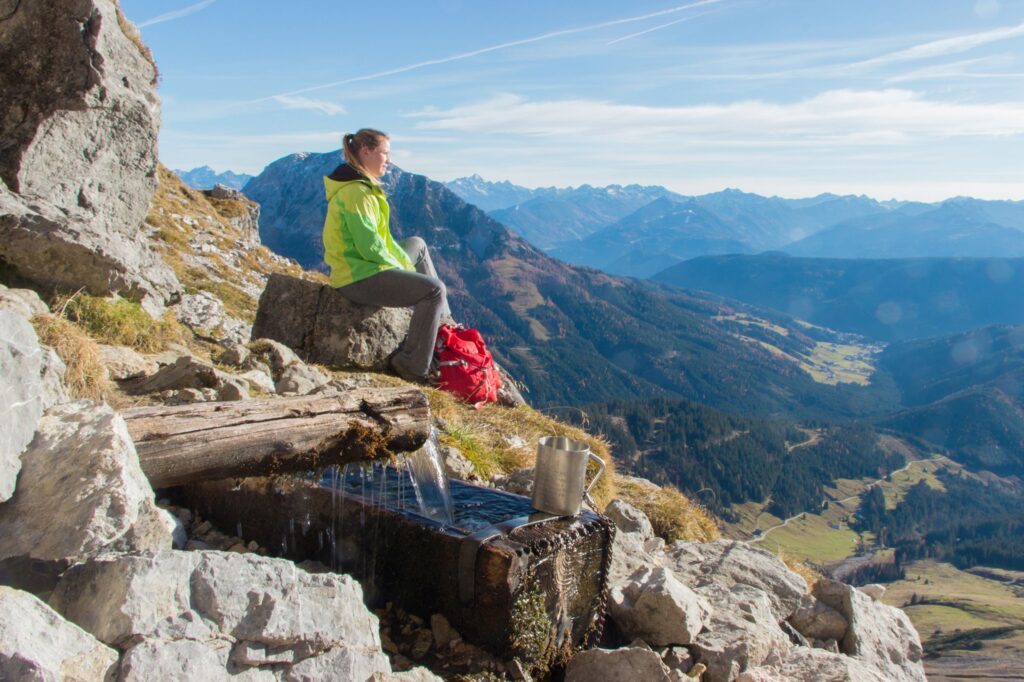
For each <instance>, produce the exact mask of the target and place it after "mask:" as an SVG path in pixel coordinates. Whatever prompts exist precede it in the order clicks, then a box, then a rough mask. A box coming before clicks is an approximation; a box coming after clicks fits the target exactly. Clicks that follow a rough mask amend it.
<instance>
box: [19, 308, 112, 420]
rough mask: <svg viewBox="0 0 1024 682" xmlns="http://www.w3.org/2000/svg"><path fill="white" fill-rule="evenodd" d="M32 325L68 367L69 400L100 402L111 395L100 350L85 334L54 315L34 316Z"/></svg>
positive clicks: (40, 337) (66, 375)
mask: <svg viewBox="0 0 1024 682" xmlns="http://www.w3.org/2000/svg"><path fill="white" fill-rule="evenodd" d="M32 326H33V327H35V330H36V335H37V336H39V340H40V341H42V342H43V343H45V344H46V345H47V346H50V347H52V348H53V349H54V350H55V351H57V355H59V356H60V359H61V360H63V361H64V364H65V365H67V371H66V372H65V374H64V383H65V385H66V386H67V388H68V393H70V394H71V397H73V398H87V399H89V400H95V401H97V402H100V401H103V400H105V399H106V398H107V396H108V395H110V394H111V393H112V392H113V386H112V385H111V383H110V378H109V377H108V376H107V368H106V366H105V365H104V364H103V361H102V360H101V359H100V350H99V348H98V347H97V345H96V342H95V341H93V340H92V339H91V338H89V335H88V334H86V333H85V332H84V331H82V330H81V329H79V328H78V327H76V326H75V325H74V324H72V323H71V322H69V321H67V320H64V319H61V318H59V317H55V316H53V315H36V316H35V317H33V318H32Z"/></svg>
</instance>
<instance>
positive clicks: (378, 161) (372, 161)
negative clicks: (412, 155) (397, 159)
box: [359, 140, 391, 178]
mask: <svg viewBox="0 0 1024 682" xmlns="http://www.w3.org/2000/svg"><path fill="white" fill-rule="evenodd" d="M390 161H391V142H389V141H388V140H381V143H380V144H379V145H377V148H376V149H369V148H367V147H363V148H362V149H360V150H359V163H361V164H363V168H365V169H366V172H367V173H369V174H370V175H372V176H373V177H375V178H379V177H381V176H383V175H384V173H385V172H387V170H388V163H389V162H390Z"/></svg>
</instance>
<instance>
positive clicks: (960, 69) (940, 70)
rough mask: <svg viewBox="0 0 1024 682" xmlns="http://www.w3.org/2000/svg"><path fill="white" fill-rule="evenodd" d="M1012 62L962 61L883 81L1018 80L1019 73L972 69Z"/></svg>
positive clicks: (998, 60) (995, 59) (937, 65)
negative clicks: (937, 79)
mask: <svg viewBox="0 0 1024 682" xmlns="http://www.w3.org/2000/svg"><path fill="white" fill-rule="evenodd" d="M1012 63H1013V60H1012V59H1007V58H1004V57H981V58H979V59H963V60H961V61H957V62H948V63H946V64H936V65H935V66H927V67H925V68H923V69H915V70H913V71H908V72H906V73H902V74H899V75H896V76H891V77H889V78H887V79H885V82H886V83H906V82H908V81H919V80H934V79H936V78H941V79H962V78H972V79H976V78H1020V77H1021V74H1020V73H1015V72H1009V71H986V72H982V71H977V70H976V69H974V68H972V67H979V66H986V67H990V68H992V67H994V68H1005V67H1007V66H1010V65H1012Z"/></svg>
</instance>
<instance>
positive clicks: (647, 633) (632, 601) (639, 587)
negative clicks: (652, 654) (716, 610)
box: [608, 567, 712, 646]
mask: <svg viewBox="0 0 1024 682" xmlns="http://www.w3.org/2000/svg"><path fill="white" fill-rule="evenodd" d="M608 607H609V611H610V613H611V617H612V620H613V621H614V622H615V625H616V626H618V629H620V631H621V632H622V633H623V634H624V635H625V636H627V637H629V638H639V639H642V640H643V641H644V642H646V643H647V644H649V645H651V646H673V645H676V644H689V643H690V642H691V641H693V639H694V638H695V637H696V636H697V635H698V634H699V633H700V631H701V630H702V629H703V626H705V623H706V622H707V620H708V617H709V615H710V613H711V610H712V609H711V605H710V604H709V603H708V602H707V601H706V600H705V599H703V598H702V597H700V596H699V595H697V594H696V593H694V592H693V591H692V590H690V589H689V588H688V587H686V586H685V585H683V584H682V583H680V582H679V581H677V580H676V578H675V576H673V574H672V571H671V570H669V569H667V568H664V567H657V568H654V569H652V570H648V569H641V570H639V571H637V572H636V573H634V576H633V577H632V578H631V580H630V582H629V583H627V584H626V585H625V586H623V587H618V586H616V587H614V588H612V590H611V593H610V602H609V605H608Z"/></svg>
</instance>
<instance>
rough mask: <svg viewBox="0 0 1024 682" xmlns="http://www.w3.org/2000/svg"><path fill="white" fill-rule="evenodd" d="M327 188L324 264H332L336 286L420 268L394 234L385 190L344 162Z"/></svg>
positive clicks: (332, 278) (329, 181) (330, 179)
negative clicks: (397, 269)
mask: <svg viewBox="0 0 1024 682" xmlns="http://www.w3.org/2000/svg"><path fill="white" fill-rule="evenodd" d="M324 190H325V192H326V195H327V218H326V219H324V260H325V261H326V262H327V264H328V265H329V266H331V286H332V287H335V288H338V287H343V286H345V285H347V284H351V283H352V282H358V281H359V280H362V279H366V278H367V277H370V276H372V275H376V274H377V273H378V272H383V271H384V270H390V269H392V268H400V269H402V270H415V267H414V266H413V264H412V261H410V260H409V256H408V255H406V253H405V251H404V250H403V249H402V247H401V246H399V245H398V244H397V243H396V242H395V239H394V237H392V236H391V229H390V228H389V227H388V219H389V215H390V210H389V208H388V199H387V197H386V196H385V195H384V190H382V189H381V188H380V187H379V186H377V185H375V184H373V183H372V182H370V181H369V180H368V179H367V178H366V177H365V176H364V175H362V174H361V173H359V172H358V171H356V170H355V169H354V168H352V167H350V166H348V165H344V164H343V165H341V166H339V167H338V168H336V169H335V171H334V172H333V173H331V174H330V175H329V176H327V177H325V178H324Z"/></svg>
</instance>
